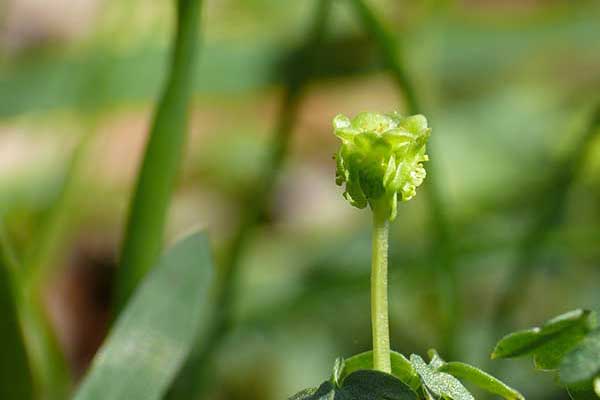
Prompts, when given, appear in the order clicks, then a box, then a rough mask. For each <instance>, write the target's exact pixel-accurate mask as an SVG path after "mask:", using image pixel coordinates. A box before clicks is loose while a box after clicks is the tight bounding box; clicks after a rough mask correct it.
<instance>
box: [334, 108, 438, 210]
mask: <svg viewBox="0 0 600 400" xmlns="http://www.w3.org/2000/svg"><path fill="white" fill-rule="evenodd" d="M333 131H334V134H335V135H336V136H337V137H338V138H340V140H341V141H342V145H341V147H340V149H339V151H338V152H337V154H336V155H335V160H336V166H337V168H336V183H337V184H338V185H340V186H341V185H342V184H345V185H346V187H345V191H344V197H345V198H346V200H348V201H349V202H350V204H351V205H353V206H355V207H358V208H365V207H366V206H367V204H369V206H370V207H371V209H372V210H373V212H374V213H375V214H376V215H377V216H378V217H379V218H383V219H388V220H390V221H391V220H393V219H394V218H395V217H396V207H397V203H398V201H399V200H402V201H408V200H410V199H412V198H413V197H414V196H415V194H416V189H417V187H419V186H420V185H421V183H423V179H425V175H426V173H425V168H423V164H422V162H423V161H427V160H428V156H427V154H425V151H426V145H427V139H428V138H429V135H430V133H431V129H430V128H428V127H427V119H426V118H425V117H424V116H422V115H412V116H409V117H402V116H400V114H398V113H396V112H394V113H390V114H377V113H371V112H363V113H360V114H358V115H357V116H355V117H354V118H353V119H352V120H350V119H349V118H348V117H346V116H344V115H341V114H340V115H337V116H336V117H335V118H334V119H333Z"/></svg>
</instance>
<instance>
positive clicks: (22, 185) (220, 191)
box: [0, 0, 600, 400]
mask: <svg viewBox="0 0 600 400" xmlns="http://www.w3.org/2000/svg"><path fill="white" fill-rule="evenodd" d="M13 3H15V4H16V3H18V1H13ZM358 3H362V2H353V1H344V0H336V1H333V2H332V3H331V5H332V9H331V15H330V19H329V21H328V22H327V29H326V30H325V31H326V34H324V35H323V39H322V41H321V43H320V45H319V46H318V49H317V50H315V51H317V53H316V54H317V55H316V56H315V55H312V56H307V53H306V51H307V50H306V48H307V44H306V43H309V44H310V43H311V41H310V40H311V39H310V38H308V39H307V31H311V28H310V27H311V26H312V24H314V12H313V10H314V8H315V7H314V5H315V2H312V1H310V2H280V1H276V0H253V1H230V2H216V1H207V2H206V4H205V5H204V6H205V10H204V18H203V33H204V34H203V37H204V39H203V41H204V43H203V45H202V50H201V56H200V59H199V62H198V64H197V65H196V67H194V70H193V75H194V77H195V78H196V79H195V82H194V84H193V86H189V87H188V89H189V90H190V91H191V98H192V108H191V113H190V114H191V121H190V125H189V126H190V128H189V135H190V137H189V139H190V140H189V141H188V145H187V146H186V148H185V151H184V152H183V153H182V155H181V157H180V158H181V160H180V161H181V170H180V175H179V177H178V178H177V181H176V184H175V190H174V193H173V201H172V204H171V211H170V212H169V213H168V214H167V217H166V218H167V219H166V221H167V222H166V226H165V232H164V235H165V238H166V241H167V242H171V241H172V240H173V238H174V237H177V236H179V235H180V234H181V233H182V232H186V231H188V230H189V229H191V228H192V227H197V226H205V227H208V228H209V231H210V235H211V236H210V237H211V245H212V247H213V249H214V252H215V255H216V259H217V261H218V262H217V264H218V265H220V266H223V265H227V264H228V263H231V261H230V260H229V258H230V257H231V256H232V253H233V254H238V253H236V252H232V251H231V249H232V248H235V247H234V246H233V245H234V244H235V243H236V239H235V238H239V237H240V235H241V236H242V238H243V246H241V247H243V250H244V251H243V252H241V251H240V252H239V258H237V259H235V263H236V264H237V270H238V271H239V272H238V276H237V277H236V278H235V281H236V283H235V285H234V286H235V289H234V290H235V292H234V295H233V296H232V300H231V304H230V305H228V307H229V308H230V312H229V311H228V313H229V316H228V317H227V321H228V324H227V325H228V329H227V330H226V331H224V332H223V333H222V334H221V335H220V336H219V340H218V343H217V342H215V345H214V346H213V347H212V348H211V352H212V353H213V357H212V359H211V362H210V364H209V365H208V368H207V369H208V370H209V372H208V374H207V375H208V376H207V377H205V379H206V381H207V382H209V384H208V385H206V386H205V388H204V390H205V391H206V392H205V394H204V395H203V397H202V398H207V399H228V400H235V399H244V400H252V399H254V398H256V399H261V400H270V399H273V400H275V399H281V398H285V396H286V395H289V394H290V393H292V392H295V391H297V390H299V389H301V388H302V387H307V386H310V385H311V384H314V382H318V381H319V379H322V377H323V376H327V374H328V373H329V370H330V367H331V360H333V359H334V358H335V357H337V356H338V355H342V356H349V355H352V354H356V353H359V352H361V351H365V350H368V349H369V348H370V330H369V318H368V312H369V311H368V265H369V261H368V260H369V239H368V232H366V228H365V227H367V226H368V223H366V221H365V218H366V216H365V215H362V214H360V213H354V212H353V210H347V209H348V207H346V206H345V205H344V204H343V199H341V196H340V193H338V192H336V191H335V189H334V185H333V174H334V163H333V161H332V160H331V155H332V154H333V152H334V150H335V142H334V140H333V138H331V137H330V126H329V121H330V120H331V118H332V117H333V115H335V114H337V113H338V112H344V113H348V114H355V113H356V112H359V111H364V110H370V109H377V110H381V109H389V110H393V109H397V108H400V109H401V110H402V111H403V112H405V113H406V114H409V113H413V112H412V111H411V107H414V108H426V110H418V111H417V112H424V113H426V114H427V116H428V120H429V122H430V124H431V126H432V127H433V130H434V132H435V134H434V135H433V136H432V138H431V156H432V158H433V159H434V160H435V165H433V166H432V168H431V169H432V173H431V176H430V177H429V178H433V180H431V181H426V182H425V183H424V185H425V186H426V189H427V193H428V194H427V196H428V201H427V202H425V201H422V202H414V204H410V203H409V204H407V206H406V207H405V209H404V210H401V211H400V212H399V215H398V219H400V220H401V221H402V223H401V224H396V226H394V227H393V231H392V234H391V242H392V243H393V245H392V246H391V250H392V253H391V254H390V274H391V275H390V287H391V288H393V291H392V292H391V293H390V300H391V318H390V320H391V323H392V329H391V331H392V333H393V335H394V336H395V337H393V338H392V343H394V344H396V346H398V348H397V349H396V350H399V351H402V352H405V353H412V352H415V353H418V352H421V353H422V352H424V351H425V350H426V349H427V348H428V347H429V346H436V347H438V348H440V350H441V351H442V353H443V354H448V353H450V354H451V355H452V358H453V359H461V360H466V361H468V362H469V363H473V364H475V365H483V364H485V363H486V360H485V359H486V358H487V354H489V350H490V349H491V348H492V346H493V343H495V341H496V340H498V339H499V338H501V337H502V336H504V334H506V333H507V332H509V331H511V330H514V329H518V328H520V327H523V326H528V325H529V324H534V323H535V322H537V321H540V320H543V319H545V318H547V317H549V316H551V315H556V314H559V313H560V312H562V311H564V310H566V309H570V308H574V307H585V308H597V306H598V304H599V303H600V298H599V294H598V293H599V291H598V285H597V282H598V280H599V278H600V274H599V270H598V268H597V266H598V260H599V259H600V251H599V249H598V246H597V241H598V239H597V238H598V237H600V206H599V205H600V190H599V188H600V179H598V177H599V176H600V142H599V140H598V127H597V126H595V125H594V124H591V122H590V121H592V119H593V118H590V113H592V114H593V112H594V107H596V104H597V103H596V102H597V101H598V100H599V99H598V87H600V52H599V51H598V49H599V48H600V26H599V25H598V23H597V21H598V18H599V17H600V7H599V5H598V3H597V2H594V1H581V2H577V3H574V2H570V1H561V0H557V1H552V2H487V1H486V2H484V1H465V2H453V1H443V2H438V1H422V2H411V1H392V0H373V1H365V2H364V4H365V5H367V6H368V7H369V8H368V9H369V10H373V11H374V13H373V15H375V16H376V17H377V18H378V19H377V21H379V20H381V21H380V22H382V25H381V27H383V28H385V30H381V29H379V30H375V31H373V30H371V31H370V30H369V29H365V28H368V27H369V26H371V27H373V26H374V25H372V24H371V25H369V24H365V23H364V20H365V19H364V15H363V18H361V17H360V14H357V13H356V8H355V7H356V4H358ZM171 6H172V4H171V3H169V2H166V3H164V4H162V3H160V4H159V3H156V4H154V3H153V4H149V3H148V2H141V1H140V0H128V1H117V0H110V1H107V2H105V3H103V4H102V6H99V8H98V9H96V12H95V13H92V14H91V15H95V19H93V20H89V21H87V23H83V24H82V25H85V26H86V27H87V29H84V30H83V33H80V34H72V35H66V36H62V37H61V36H53V35H52V31H49V32H44V31H40V32H41V33H39V34H38V35H37V36H36V35H32V36H31V37H30V39H27V40H29V41H27V40H25V41H20V42H18V43H17V41H16V42H15V43H17V44H14V45H12V44H11V42H10V40H12V39H10V38H11V36H9V35H8V34H6V32H8V31H9V28H8V27H10V24H14V23H15V22H14V21H17V22H16V23H17V24H19V20H18V19H15V18H17V17H15V15H16V14H14V12H12V11H11V12H8V13H6V14H4V15H3V17H2V18H1V19H2V22H1V24H2V30H1V33H0V35H1V36H0V38H1V39H2V40H0V42H1V43H2V44H1V45H0V46H1V47H0V141H1V143H0V151H1V155H0V162H2V172H1V174H0V214H2V215H3V217H4V220H5V221H6V226H7V232H8V234H9V235H10V237H11V239H12V241H13V242H14V249H15V250H16V253H18V255H19V258H20V259H24V260H27V257H23V256H24V255H26V254H28V251H30V250H29V249H31V246H32V245H31V244H32V243H33V244H34V245H35V246H34V247H36V246H46V245H45V244H44V243H50V244H51V246H49V247H48V248H51V249H52V251H50V252H46V251H43V252H40V253H39V254H52V256H42V257H40V258H41V260H39V262H37V261H36V263H38V265H44V267H43V268H45V272H44V273H43V274H42V275H40V280H41V281H40V282H39V287H36V288H35V290H34V292H33V293H35V296H34V297H31V299H33V300H35V301H32V303H31V306H32V309H33V310H35V307H37V306H35V307H34V304H37V303H39V302H44V303H45V310H44V313H43V314H45V313H46V311H49V314H50V316H51V317H52V318H51V321H52V326H53V327H54V328H55V331H56V334H57V336H58V337H59V338H60V347H59V349H61V350H63V351H64V352H65V354H66V357H67V359H69V360H70V365H71V368H72V369H73V371H72V372H74V374H73V375H74V376H81V374H82V373H83V372H84V371H82V370H77V368H76V367H74V366H73V365H74V363H73V359H74V358H75V357H76V355H77V354H78V353H77V352H78V351H80V350H77V346H76V343H77V342H78V341H84V342H86V341H88V342H91V339H90V338H88V337H85V335H83V336H81V335H79V336H77V335H75V334H74V333H73V332H74V331H73V330H72V329H73V328H72V326H81V325H85V324H88V323H89V321H102V320H103V319H102V318H103V312H106V309H105V308H106V306H105V308H102V307H100V309H93V310H91V311H90V310H88V309H84V310H85V311H82V310H81V309H80V310H79V311H71V312H69V306H72V305H77V304H84V303H85V301H84V300H85V299H89V298H93V299H96V297H94V296H96V294H95V293H94V292H85V294H83V295H82V294H81V292H82V291H83V290H79V291H77V290H74V289H73V288H72V287H70V288H69V287H67V288H65V287H64V286H61V285H62V284H63V282H65V281H68V279H69V276H70V274H71V271H73V270H85V268H86V267H89V266H91V265H94V260H95V258H94V257H100V258H107V259H109V260H112V261H111V262H110V264H111V265H114V264H116V263H115V261H114V259H115V257H116V256H115V255H116V254H117V253H118V249H119V248H120V242H121V240H122V232H123V226H124V221H125V219H126V211H125V210H126V209H127V207H126V204H127V203H128V199H129V197H130V193H131V188H132V186H133V181H134V178H133V176H134V175H135V171H137V168H135V167H132V165H133V166H136V165H138V160H139V153H140V152H139V148H140V147H141V146H139V145H136V143H137V142H136V140H137V139H136V138H137V137H138V136H139V134H141V133H144V132H147V131H148V129H146V128H147V126H146V125H147V123H146V121H147V119H148V115H149V114H150V110H151V109H152V107H153V102H154V100H155V99H156V98H157V96H158V94H159V89H160V88H161V87H162V86H163V83H164V82H163V81H164V80H165V79H167V78H166V76H167V74H166V71H167V68H168V65H169V64H168V56H169V50H168V49H169V41H170V38H171V37H172V30H173V29H172V28H173V21H175V18H173V16H174V14H173V12H172V7H171ZM54 8H55V9H53V10H47V12H48V13H51V12H54V13H56V14H61V13H63V11H64V10H63V9H62V8H61V6H56V7H54ZM140 10H143V12H142V11H140ZM63 14H65V15H66V14H68V13H63ZM36 16H37V17H38V18H39V15H37V14H36V15H32V16H30V17H29V19H28V20H27V21H28V22H27V23H26V24H23V23H21V24H20V25H22V26H26V27H38V28H39V27H44V26H46V25H44V24H42V23H41V22H40V23H37V22H39V21H40V20H38V19H35V17H36ZM371 22H373V21H371ZM307 26H308V27H309V29H307ZM5 28H6V29H5ZM36 32H37V31H36ZM382 32H383V34H382ZM374 33H375V34H374ZM378 35H379V39H378ZM382 35H383V36H382ZM309 36H310V35H309ZM381 37H383V38H384V39H385V41H386V43H387V45H386V46H387V47H384V48H383V50H384V52H383V53H382V46H381V43H382V41H381ZM388 39H389V40H391V42H390V41H389V40H388ZM390 43H391V44H390ZM307 58H308V59H315V60H316V61H315V62H314V65H313V62H306V59H307ZM394 65H396V66H400V68H401V75H398V72H397V71H396V73H394ZM309 67H310V68H309ZM388 72H390V73H391V74H387V73H388ZM402 74H403V75H402ZM404 75H405V82H402V81H399V80H398V77H399V76H404ZM407 82H408V84H409V85H410V86H411V87H412V89H409V90H408V91H407V90H406V87H407V86H406V83H407ZM398 88H399V89H398ZM410 90H412V91H413V92H414V93H416V94H418V99H416V97H417V96H416V95H415V96H414V97H415V99H416V100H414V99H413V100H410V93H412V92H410ZM407 93H409V95H408V97H407ZM299 94H302V95H301V96H300V95H299ZM411 104H413V105H411ZM414 104H416V105H414ZM272 131H275V132H274V133H273V138H271V136H270V132H272ZM90 132H93V135H92V137H91V138H90V139H89V140H90V143H89V145H87V148H86V150H85V152H83V153H82V154H83V156H82V161H81V162H80V163H79V162H78V163H77V164H80V165H79V166H78V167H77V168H71V167H70V165H73V164H71V162H72V160H74V159H76V157H73V154H72V153H71V149H73V148H74V146H73V143H79V142H83V141H84V140H85V139H84V138H86V137H87V135H88V134H89V133H90ZM281 132H284V133H285V134H281ZM288 134H289V136H288ZM281 137H284V142H283V144H282V141H281V139H280V138H281ZM271 139H272V140H271ZM279 148H284V149H285V151H281V150H278V149H279ZM273 160H275V161H273ZM4 163H6V164H4ZM73 169H76V170H77V171H76V174H75V175H76V179H74V180H72V181H71V180H69V179H68V178H66V179H65V176H68V174H69V173H73ZM428 169H429V168H428ZM69 170H70V172H69ZM429 178H428V179H429ZM434 180H435V183H434V184H435V188H432V187H431V183H432V182H433V181H434ZM65 182H75V183H74V184H73V186H72V187H70V188H69V187H68V185H67V186H65ZM265 182H266V183H267V184H265ZM65 187H66V188H67V189H68V190H67V192H69V193H73V197H72V198H70V199H69V201H68V202H66V203H65V202H63V201H61V196H63V195H64V193H65ZM432 189H435V190H432ZM67 197H70V196H67ZM249 199H250V200H251V201H250V203H249ZM432 200H433V201H432ZM57 204H58V206H57ZM249 204H251V206H250V207H248V205H249ZM436 205H437V206H436ZM56 207H65V209H66V210H67V211H68V212H67V214H66V215H67V218H64V219H63V218H58V220H59V221H60V222H59V223H57V225H55V226H56V227H58V228H59V229H57V230H53V229H49V228H47V226H48V225H47V223H48V221H51V220H52V217H51V216H52V215H65V214H60V213H59V214H56V213H55V214H53V213H54V212H55V210H56ZM248 221H249V222H248ZM440 221H441V223H442V224H441V225H437V228H436V225H435V224H439V223H440ZM244 226H250V228H251V229H246V228H244V229H242V228H243V227H244ZM436 229H437V231H436ZM40 231H47V232H58V234H52V233H50V234H49V235H50V237H49V238H47V239H43V240H49V242H44V241H43V240H40V241H39V242H38V239H39V238H40V237H43V235H41V233H40ZM240 232H242V233H240ZM435 232H437V233H435ZM237 240H238V241H239V239H237ZM232 243H233V244H232ZM232 246H233V247H232ZM90 248H91V249H92V250H89V249H90ZM90 252H91V253H92V255H91V256H90V255H89V253H90ZM98 253H99V254H98ZM82 254H83V255H82ZM46 257H48V259H45V258H46ZM228 260H229V261H228ZM448 265H450V268H448ZM514 270H517V271H525V272H524V274H521V272H517V273H513V271H514ZM432 282H437V283H432ZM75 287H83V288H85V287H86V286H85V285H84V284H83V283H82V282H79V281H78V285H75ZM5 294H6V292H5ZM113 294H114V293H113ZM103 295H104V296H105V297H110V296H111V295H112V294H111V293H108V294H107V293H104V294H103ZM99 297H102V296H99ZM502 298H505V299H508V300H507V301H504V302H501V301H500V300H501V299H502ZM61 299H62V300H61ZM64 299H67V300H64ZM61 301H62V302H61ZM6 304H8V303H6ZM57 304H58V305H57ZM61 304H62V306H60V305H61ZM65 304H67V306H65ZM9 310H10V307H9ZM7 312H8V311H7ZM43 314H42V317H43ZM7 315H9V314H7ZM82 316H88V317H89V318H90V319H89V320H85V321H88V322H84V320H83V319H82ZM455 317H456V320H459V321H460V322H461V323H460V324H456V326H453V325H452V324H453V321H454V320H455ZM44 319H45V318H41V317H40V319H39V321H41V323H40V324H38V326H39V325H42V326H43V325H44V324H43V321H44ZM493 319H495V320H496V321H492V320H493ZM5 321H7V322H6V325H4V324H3V325H2V326H3V332H4V331H6V335H7V336H3V338H2V354H3V355H4V354H8V353H5V352H4V346H7V347H6V348H9V347H10V348H11V350H14V351H18V348H19V347H18V346H11V345H10V344H9V343H13V339H10V338H9V336H8V334H9V333H10V332H15V331H14V328H15V325H14V320H13V322H10V320H9V319H8V318H7V319H5ZM415 321H419V323H415ZM99 325H100V328H99V327H98V326H96V325H92V326H91V328H90V329H91V330H92V331H93V332H96V331H101V330H102V324H101V323H99ZM5 326H6V327H9V326H12V327H13V328H11V329H12V330H9V329H8V328H7V329H4V327H5ZM104 329H106V327H104ZM34 330H35V331H38V330H39V331H42V332H43V331H44V330H45V328H34ZM449 338H450V339H451V340H449ZM15 340H17V341H18V339H15ZM15 343H16V342H15ZM90 346H92V344H90ZM50 347H52V346H50ZM87 356H88V359H89V358H90V357H91V354H89V350H88V354H87ZM11 359H13V357H12V356H11ZM14 360H15V361H14V363H15V364H14V365H17V364H18V363H19V361H18V356H17V355H15V358H14ZM517 364H518V362H517ZM257 366H260V367H257ZM488 366H489V368H488ZM486 369H487V370H490V371H492V370H493V371H494V372H495V375H496V376H499V377H500V378H502V379H503V380H504V381H506V382H509V383H510V384H511V386H514V387H517V388H519V390H520V391H521V392H523V393H524V394H525V395H526V397H527V398H528V399H566V398H567V394H566V393H565V392H564V391H562V390H560V388H556V387H555V386H554V385H550V384H546V382H547V381H544V379H545V378H544V377H541V376H540V375H539V374H534V373H533V372H531V371H530V368H527V367H523V368H519V367H518V366H516V365H515V362H513V361H510V360H509V361H494V362H490V363H489V364H488V365H487V366H486ZM32 370H33V371H32V373H33V375H34V376H35V368H33V366H32ZM12 372H16V368H15V369H14V370H13V371H12ZM18 376H20V377H21V378H22V379H26V378H25V377H26V376H27V375H25V374H23V375H20V374H19V375H18ZM66 382H67V385H68V379H67V380H66ZM23 385H25V383H23ZM59 389H60V388H59ZM59 393H60V390H59ZM474 394H476V398H485V395H484V394H481V395H480V394H479V392H477V391H474ZM25 395H26V394H25Z"/></svg>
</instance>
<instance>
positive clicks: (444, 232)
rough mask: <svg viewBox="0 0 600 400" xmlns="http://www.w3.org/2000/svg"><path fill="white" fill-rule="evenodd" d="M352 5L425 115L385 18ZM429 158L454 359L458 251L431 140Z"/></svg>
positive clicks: (438, 268)
mask: <svg viewBox="0 0 600 400" xmlns="http://www.w3.org/2000/svg"><path fill="white" fill-rule="evenodd" d="M352 5H353V6H354V9H355V11H356V13H357V16H358V17H359V19H360V20H361V22H362V24H363V27H364V29H365V31H367V32H368V34H369V35H370V36H371V37H372V38H373V40H374V41H375V42H376V43H377V45H378V46H379V51H380V53H381V55H382V57H383V60H384V62H385V64H386V66H387V68H388V69H389V71H390V74H391V76H392V78H393V79H394V81H395V83H396V86H397V87H398V91H399V93H400V94H401V95H402V96H403V98H404V102H405V107H406V112H407V113H408V114H409V115H412V114H418V113H424V107H423V106H422V104H421V103H420V100H419V98H418V96H417V90H416V88H415V85H414V83H413V80H412V79H411V76H410V74H409V73H408V71H407V70H406V62H405V60H404V57H403V51H402V50H403V49H402V46H401V45H400V43H399V40H398V39H397V38H396V37H395V35H394V34H393V32H392V31H391V30H390V29H389V28H388V27H387V26H386V25H385V24H384V22H383V21H382V19H381V18H380V17H379V16H378V15H377V14H376V13H375V12H374V10H373V9H372V7H371V6H369V5H368V3H367V2H366V1H364V0H353V1H352ZM428 147H429V155H430V156H431V160H430V161H429V162H428V163H427V181H426V185H425V187H424V188H425V189H426V190H425V191H424V194H425V196H427V201H428V203H429V207H428V213H429V215H428V220H429V223H428V225H429V230H430V231H431V241H430V244H429V246H430V249H429V254H430V255H431V261H430V263H431V265H432V266H433V268H434V271H435V274H436V281H437V282H436V285H437V287H438V299H437V302H438V309H439V312H440V314H442V318H441V319H440V320H441V326H440V331H441V335H442V343H443V347H442V350H443V351H444V353H445V354H446V355H447V356H449V357H452V355H453V353H454V347H455V342H456V337H455V336H456V330H457V326H458V325H459V320H460V315H461V310H460V304H459V303H460V301H459V300H460V299H459V297H460V293H459V282H458V277H457V274H456V260H455V248H456V244H455V241H454V238H453V237H452V233H451V227H450V221H449V220H448V216H447V213H446V206H445V204H444V202H443V199H442V193H441V192H442V189H441V188H440V184H439V182H438V180H437V171H438V170H439V168H438V165H437V164H436V162H435V149H432V147H433V148H435V143H433V142H432V141H430V143H429V145H428Z"/></svg>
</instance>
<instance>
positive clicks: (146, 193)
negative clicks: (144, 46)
mask: <svg viewBox="0 0 600 400" xmlns="http://www.w3.org/2000/svg"><path fill="white" fill-rule="evenodd" d="M201 4H202V1H201V0H178V1H177V33H176V36H175V39H174V49H173V55H172V61H171V70H170V73H169V77H168V81H167V85H166V87H165V91H164V93H163V95H162V97H161V99H160V101H159V104H158V106H157V109H156V114H155V115H154V122H153V124H152V128H151V131H150V137H149V139H148V143H147V145H146V150H145V154H144V160H143V162H142V165H141V169H140V172H139V175H138V178H137V184H136V189H135V192H134V194H133V198H132V201H131V204H130V215H129V219H128V221H127V229H126V232H125V239H124V244H123V249H122V253H121V265H120V268H119V270H118V276H117V287H116V290H115V296H116V299H115V301H116V305H117V308H121V307H123V306H124V304H125V303H126V301H127V299H128V298H129V296H130V295H131V294H132V293H133V291H134V290H135V288H136V287H137V285H138V284H139V282H140V281H141V280H142V279H143V278H144V276H145V275H146V273H147V272H148V270H149V269H150V268H151V267H152V266H154V265H155V263H156V261H157V259H158V257H159V255H160V253H161V250H162V246H163V233H164V226H165V221H166V216H167V211H168V207H169V203H170V199H171V192H172V191H173V186H174V184H175V178H176V176H177V172H178V170H179V164H180V161H181V158H182V150H183V145H184V142H185V137H186V129H187V128H186V125H187V117H188V105H189V104H188V103H189V98H190V95H191V89H192V85H193V76H194V68H195V65H196V59H197V54H198V31H199V24H200V22H199V20H200V8H201Z"/></svg>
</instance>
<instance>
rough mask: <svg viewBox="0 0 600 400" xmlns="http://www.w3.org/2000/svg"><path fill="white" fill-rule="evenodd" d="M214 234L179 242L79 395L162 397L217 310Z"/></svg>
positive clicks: (89, 399) (93, 399) (84, 398)
mask: <svg viewBox="0 0 600 400" xmlns="http://www.w3.org/2000/svg"><path fill="white" fill-rule="evenodd" d="M212 278H213V267H212V262H211V259H210V250H209V246H208V240H207V238H206V235H204V234H194V235H192V236H189V237H187V238H185V239H183V240H181V241H180V242H178V243H177V244H176V245H175V246H174V247H173V248H172V249H171V250H169V251H168V252H167V253H166V255H165V256H163V257H162V259H161V260H160V262H159V263H158V264H157V265H156V267H155V268H154V269H153V271H152V272H151V273H150V274H148V276H147V278H146V279H145V280H144V281H143V282H142V284H141V285H140V287H139V289H138V290H137V291H136V292H135V294H134V295H133V296H132V299H131V301H130V302H129V303H128V304H127V306H126V308H125V309H124V311H123V313H122V314H121V315H120V317H119V319H118V320H117V322H116V324H115V326H114V328H113V330H112V332H111V333H110V335H109V337H108V339H107V340H106V342H105V344H104V345H103V346H102V348H101V349H100V351H99V352H98V354H97V355H96V358H95V359H94V361H93V364H92V367H91V369H90V372H89V373H88V375H87V377H86V378H85V380H84V382H83V383H82V385H81V387H80V389H79V391H78V392H77V394H76V396H75V400H121V399H122V400H131V399H144V400H153V399H160V398H162V396H163V394H164V392H165V391H166V390H167V388H168V386H169V384H170V382H171V380H172V379H173V378H174V377H175V374H176V373H177V371H178V370H179V368H180V367H181V365H182V364H183V362H184V360H185V357H186V356H187V355H188V353H189V352H190V350H191V348H192V346H193V344H194V341H195V340H196V338H198V337H202V332H204V330H205V329H206V328H207V325H208V324H207V321H208V320H209V317H210V313H211V310H212V306H211V301H210V293H209V290H210V287H211V284H212Z"/></svg>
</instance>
